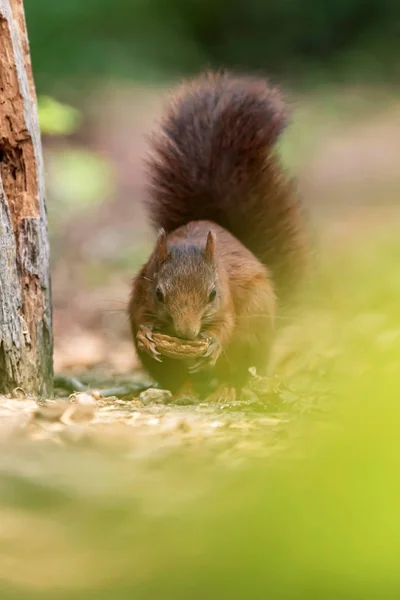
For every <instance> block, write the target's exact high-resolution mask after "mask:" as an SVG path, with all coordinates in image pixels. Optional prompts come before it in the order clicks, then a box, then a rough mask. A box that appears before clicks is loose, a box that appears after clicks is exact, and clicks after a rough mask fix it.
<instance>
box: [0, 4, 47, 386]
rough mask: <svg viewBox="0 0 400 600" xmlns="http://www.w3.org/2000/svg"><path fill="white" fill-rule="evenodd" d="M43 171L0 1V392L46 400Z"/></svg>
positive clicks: (12, 9)
mask: <svg viewBox="0 0 400 600" xmlns="http://www.w3.org/2000/svg"><path fill="white" fill-rule="evenodd" d="M44 197H45V192H44V174H43V159H42V149H41V141H40V130H39V123H38V115H37V104H36V94H35V88H34V83H33V77H32V68H31V62H30V54H29V45H28V39H27V34H26V26H25V17H24V9H23V2H22V0H0V392H9V391H12V389H14V388H15V387H21V388H23V389H24V390H25V391H26V392H27V393H30V394H33V395H35V396H49V395H51V393H52V385H53V365H52V352H53V338H52V320H51V293H50V269H49V247H48V235H47V217H46V210H45V202H44Z"/></svg>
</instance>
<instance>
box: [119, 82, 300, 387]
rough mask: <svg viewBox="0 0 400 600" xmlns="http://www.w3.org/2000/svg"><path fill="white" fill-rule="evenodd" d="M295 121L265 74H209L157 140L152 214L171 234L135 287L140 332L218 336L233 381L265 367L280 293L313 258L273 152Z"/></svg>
mask: <svg viewBox="0 0 400 600" xmlns="http://www.w3.org/2000/svg"><path fill="white" fill-rule="evenodd" d="M286 120H287V113H286V109H285V107H284V104H283V101H282V98H281V95H280V93H279V91H277V90H275V89H273V88H271V87H269V86H268V84H267V83H266V82H264V81H263V80H261V79H253V78H249V77H234V76H231V75H229V74H212V73H211V74H210V73H209V74H206V75H203V76H201V77H200V78H198V79H196V80H194V81H192V82H189V83H185V84H183V86H182V87H181V88H180V89H179V90H178V91H177V92H176V93H175V95H174V96H173V98H172V102H171V104H170V106H169V108H168V110H167V111H166V114H165V116H164V119H163V120H162V123H161V131H159V132H158V134H157V135H156V136H155V137H154V138H153V140H152V149H153V154H152V156H151V158H150V160H149V163H148V166H149V174H150V198H151V199H150V204H149V210H150V215H151V218H152V220H153V223H154V224H155V226H156V227H157V228H160V227H161V228H163V230H164V231H165V232H166V234H167V235H165V233H163V232H161V233H160V235H159V238H158V242H157V245H156V248H155V251H154V252H153V254H152V256H151V257H150V259H149V261H148V263H147V264H146V265H145V266H144V267H143V268H142V270H141V272H140V273H139V274H138V276H137V278H136V279H135V282H134V288H133V293H132V298H131V303H130V308H129V313H130V318H131V324H132V330H133V335H134V339H135V341H136V334H137V330H138V327H139V326H140V325H146V326H148V327H150V328H155V329H157V330H160V331H163V332H165V333H170V334H172V335H178V337H186V338H189V339H193V338H195V337H197V336H198V335H199V334H201V333H204V332H208V333H211V334H212V335H214V336H215V338H216V339H217V340H219V343H220V344H219V345H220V355H219V356H218V357H217V354H218V351H217V350H216V354H215V357H217V360H216V364H215V366H214V365H212V366H213V369H212V371H211V372H212V374H213V375H216V376H217V378H218V379H219V380H221V381H222V382H224V383H232V384H233V385H241V384H242V383H243V382H244V381H245V379H246V377H247V373H248V368H249V367H250V366H256V367H258V369H259V370H262V368H263V367H264V366H265V364H266V356H267V354H268V349H269V347H270V344H271V340H272V331H273V322H274V313H275V303H276V302H275V297H276V295H277V297H278V298H279V300H281V299H282V298H284V295H285V294H287V293H288V292H289V291H291V290H292V289H293V287H294V286H293V284H294V283H295V282H297V281H298V279H299V277H300V274H301V272H302V271H303V270H304V266H305V264H306V260H305V258H306V244H305V239H304V226H303V222H302V217H301V211H300V207H299V202H298V199H297V197H296V194H295V189H294V185H293V183H292V182H291V181H290V180H289V179H288V178H287V177H286V176H285V174H284V173H283V171H282V168H281V166H280V164H279V160H278V158H277V156H276V155H275V154H274V151H273V146H274V144H275V142H276V141H277V139H278V136H279V134H280V133H281V132H282V131H283V129H284V127H285V124H286ZM213 290H215V295H216V298H215V300H213V301H210V298H211V297H212V296H213V293H214V292H213ZM210 294H211V296H210ZM158 297H159V298H161V301H160V299H157V298H158ZM140 355H141V358H142V360H143V363H144V365H145V367H146V368H148V370H149V371H150V372H151V374H152V375H153V376H154V377H155V378H156V379H157V380H158V381H159V382H160V383H161V384H162V385H165V386H166V387H170V388H173V389H176V388H177V387H178V386H180V385H182V384H183V383H184V382H185V381H186V380H187V379H188V365H187V364H185V363H184V362H181V361H167V360H164V362H163V363H161V364H160V363H158V362H156V361H155V360H154V359H153V358H152V357H150V356H148V355H147V354H145V353H140Z"/></svg>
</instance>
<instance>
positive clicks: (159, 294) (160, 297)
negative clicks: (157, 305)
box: [156, 288, 164, 302]
mask: <svg viewBox="0 0 400 600" xmlns="http://www.w3.org/2000/svg"><path fill="white" fill-rule="evenodd" d="M156 297H157V300H158V301H159V302H164V294H163V293H162V291H161V290H160V288H157V289H156Z"/></svg>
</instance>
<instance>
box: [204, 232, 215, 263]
mask: <svg viewBox="0 0 400 600" xmlns="http://www.w3.org/2000/svg"><path fill="white" fill-rule="evenodd" d="M214 255H215V233H213V232H212V231H209V232H208V236H207V242H206V247H205V249H204V256H205V258H206V259H207V260H208V261H210V262H211V261H212V260H214Z"/></svg>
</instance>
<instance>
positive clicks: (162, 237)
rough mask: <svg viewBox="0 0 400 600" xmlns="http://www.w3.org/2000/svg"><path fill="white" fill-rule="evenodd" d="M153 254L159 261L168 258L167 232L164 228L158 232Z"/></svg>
mask: <svg viewBox="0 0 400 600" xmlns="http://www.w3.org/2000/svg"><path fill="white" fill-rule="evenodd" d="M155 255H156V258H157V261H158V262H159V263H163V262H164V261H165V260H167V258H168V243H167V234H166V233H165V230H164V229H160V230H159V232H158V237H157V243H156V251H155Z"/></svg>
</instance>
